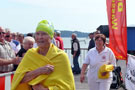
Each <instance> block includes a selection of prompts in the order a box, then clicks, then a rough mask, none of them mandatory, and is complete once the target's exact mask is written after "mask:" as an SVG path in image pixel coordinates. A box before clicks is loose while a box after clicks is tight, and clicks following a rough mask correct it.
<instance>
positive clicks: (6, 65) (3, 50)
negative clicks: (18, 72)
mask: <svg viewBox="0 0 135 90" xmlns="http://www.w3.org/2000/svg"><path fill="white" fill-rule="evenodd" d="M18 61H19V57H16V56H15V53H14V51H13V49H12V48H11V46H10V44H9V42H7V41H6V40H5V30H4V29H3V28H2V27H0V73H5V72H10V71H12V70H13V64H17V63H19V62H18Z"/></svg>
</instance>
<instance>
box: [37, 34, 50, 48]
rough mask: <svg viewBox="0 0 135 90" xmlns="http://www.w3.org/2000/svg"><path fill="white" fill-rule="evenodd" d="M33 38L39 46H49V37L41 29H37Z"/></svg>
mask: <svg viewBox="0 0 135 90" xmlns="http://www.w3.org/2000/svg"><path fill="white" fill-rule="evenodd" d="M35 40H36V43H37V45H38V46H39V47H40V48H43V47H49V46H50V44H51V37H50V36H49V35H48V34H47V33H46V32H43V31H38V32H36V34H35Z"/></svg>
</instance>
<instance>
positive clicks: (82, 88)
mask: <svg viewBox="0 0 135 90" xmlns="http://www.w3.org/2000/svg"><path fill="white" fill-rule="evenodd" d="M117 65H119V66H121V69H122V73H123V77H124V76H125V68H126V65H125V61H119V62H118V63H117ZM74 78H75V84H76V90H89V89H88V84H87V81H86V80H85V81H84V83H80V75H74ZM111 90H124V89H123V88H119V89H111Z"/></svg>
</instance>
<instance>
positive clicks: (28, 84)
mask: <svg viewBox="0 0 135 90" xmlns="http://www.w3.org/2000/svg"><path fill="white" fill-rule="evenodd" d="M53 35H54V28H53V26H52V25H50V24H49V23H48V21H47V20H42V21H41V22H39V24H38V26H37V28H36V33H35V40H36V43H37V45H38V47H37V48H32V49H30V50H28V51H27V53H26V54H25V55H24V58H23V59H22V61H21V63H20V64H19V66H18V68H17V70H16V72H15V75H14V78H13V81H12V87H11V90H32V89H33V90H75V84H74V77H73V74H72V70H71V65H70V63H69V59H68V56H67V54H66V53H65V52H64V51H63V50H60V49H58V48H57V47H56V46H55V45H53V44H52V43H51V40H52V38H53Z"/></svg>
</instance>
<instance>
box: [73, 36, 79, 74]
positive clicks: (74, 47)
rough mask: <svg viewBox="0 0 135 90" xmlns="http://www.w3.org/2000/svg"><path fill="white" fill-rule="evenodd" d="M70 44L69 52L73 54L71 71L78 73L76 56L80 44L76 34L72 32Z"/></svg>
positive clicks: (77, 56)
mask: <svg viewBox="0 0 135 90" xmlns="http://www.w3.org/2000/svg"><path fill="white" fill-rule="evenodd" d="M71 37H72V45H71V54H72V55H73V64H74V67H73V73H74V74H80V72H81V69H80V67H79V63H78V58H79V55H80V52H81V51H80V44H79V40H78V39H77V35H76V34H75V33H72V36H71Z"/></svg>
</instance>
